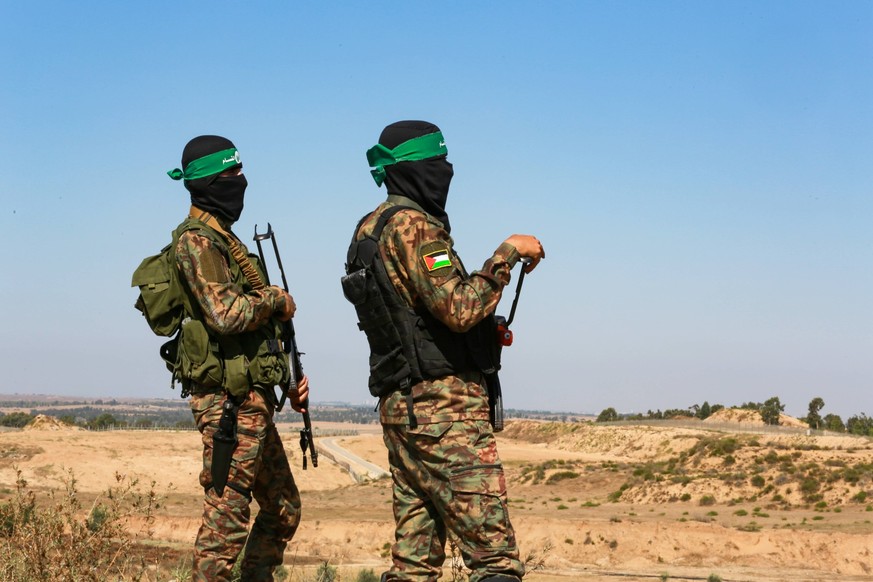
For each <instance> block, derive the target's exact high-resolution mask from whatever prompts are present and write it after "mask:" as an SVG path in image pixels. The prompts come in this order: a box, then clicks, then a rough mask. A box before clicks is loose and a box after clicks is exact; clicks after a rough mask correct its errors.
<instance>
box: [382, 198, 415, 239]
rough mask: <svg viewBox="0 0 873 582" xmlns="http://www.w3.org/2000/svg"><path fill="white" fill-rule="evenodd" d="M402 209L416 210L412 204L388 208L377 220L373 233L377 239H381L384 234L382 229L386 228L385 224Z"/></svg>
mask: <svg viewBox="0 0 873 582" xmlns="http://www.w3.org/2000/svg"><path fill="white" fill-rule="evenodd" d="M401 210H415V209H414V208H412V207H411V206H400V205H398V206H392V207H391V208H386V209H385V211H384V212H383V213H382V214H381V215H380V216H379V220H378V221H376V227H375V228H374V229H373V234H372V235H371V236H372V237H373V238H375V239H376V240H379V238H381V236H382V231H383V230H385V225H386V224H388V221H389V220H391V217H392V216H394V215H395V214H397V213H398V212H400V211H401Z"/></svg>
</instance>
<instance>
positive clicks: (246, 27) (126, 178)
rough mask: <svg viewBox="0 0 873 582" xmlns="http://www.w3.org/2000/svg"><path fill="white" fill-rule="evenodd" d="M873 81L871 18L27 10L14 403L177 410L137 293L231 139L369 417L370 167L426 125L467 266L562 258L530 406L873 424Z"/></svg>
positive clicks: (345, 388)
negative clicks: (522, 248) (778, 405)
mask: <svg viewBox="0 0 873 582" xmlns="http://www.w3.org/2000/svg"><path fill="white" fill-rule="evenodd" d="M871 67H873V3H870V2H851V1H849V2H838V3H830V2H827V3H826V2H775V1H774V2H723V3H718V2H708V3H700V2H600V3H594V2H557V1H556V2H543V3H532V2H510V1H503V2H453V1H449V2H442V3H427V4H424V3H399V2H371V3H357V2H347V3H336V2H294V3H284V2H255V3H247V4H245V5H243V4H239V3H231V2H209V3H206V2H203V3H201V2H173V3H169V2H152V3H147V4H145V3H117V2H81V3H75V4H70V3H61V2H54V3H53V2H40V1H34V2H27V3H12V2H6V3H4V4H3V6H2V8H0V74H2V79H3V82H2V83H0V105H2V110H3V115H2V116H0V136H2V140H0V157H2V159H3V160H4V166H5V172H4V176H3V179H2V182H0V236H2V239H0V240H2V244H3V248H4V249H5V250H6V252H5V253H4V257H5V265H6V275H5V276H4V277H3V278H2V286H0V301H2V304H3V305H4V306H6V309H5V312H4V325H3V326H2V330H0V353H2V356H0V357H2V364H3V369H4V371H5V373H4V375H3V378H2V381H0V392H2V393H22V394H29V393H43V394H62V395H67V394H70V395H81V396H100V397H104V396H115V397H124V396H148V397H171V398H172V397H175V394H174V393H173V392H170V391H169V388H168V383H169V379H168V373H167V372H166V370H165V369H164V367H163V365H162V363H161V362H160V360H159V359H158V356H157V348H158V346H159V345H160V343H161V339H160V338H158V337H156V336H153V335H151V332H150V331H149V330H148V329H147V327H146V325H145V323H144V322H143V321H142V320H141V317H140V315H139V314H138V312H136V311H135V310H134V309H133V307H132V305H133V302H134V300H135V298H136V293H135V292H134V290H132V289H131V288H130V287H129V284H130V275H131V273H132V271H133V269H134V268H135V267H136V266H137V264H138V263H139V261H140V259H141V258H142V257H144V256H146V255H148V254H152V253H154V252H157V251H158V250H159V249H160V248H161V247H162V246H163V245H164V244H165V243H166V242H168V240H169V234H170V232H171V231H172V229H173V228H174V227H175V226H176V224H178V222H179V221H180V220H181V219H182V218H183V217H184V214H185V212H186V210H187V206H188V199H187V196H186V192H185V190H184V189H183V187H182V186H181V184H179V183H177V182H173V181H171V180H170V179H169V178H168V177H167V176H166V174H165V172H166V171H167V170H168V169H171V168H173V167H176V166H177V165H178V164H179V158H180V155H181V151H182V147H183V146H184V144H185V143H186V142H187V141H188V140H189V139H190V138H191V137H194V136H196V135H200V134H207V133H216V134H220V135H224V136H226V137H229V138H230V139H232V140H233V141H234V142H235V144H236V145H237V146H238V148H239V149H240V152H241V155H242V158H243V161H244V164H245V167H246V175H247V177H248V180H249V189H248V191H247V196H246V208H245V211H244V213H243V216H242V218H241V220H240V221H239V223H238V224H237V226H236V228H235V230H236V232H237V233H238V234H239V235H240V236H241V238H243V240H246V241H249V240H250V239H251V233H252V231H253V229H254V225H255V224H258V225H259V226H260V227H261V228H263V227H264V226H265V225H266V223H267V222H270V223H272V225H273V228H274V230H275V231H276V233H277V238H278V241H279V244H280V246H281V248H282V252H283V261H284V263H285V267H286V269H287V270H288V274H289V278H290V285H291V287H292V293H293V294H294V296H295V298H296V299H297V302H298V305H299V312H298V316H297V318H296V320H295V321H296V327H297V334H298V343H299V345H300V348H301V349H302V350H303V351H304V352H306V355H305V357H304V366H305V369H306V371H307V373H308V374H309V375H310V377H311V382H312V387H313V399H314V400H315V401H316V402H318V401H346V402H355V403H367V402H370V399H369V398H368V394H367V390H366V356H367V351H366V343H365V340H364V337H363V335H362V334H360V332H358V331H357V328H356V326H355V320H354V311H353V309H352V307H351V306H350V305H349V304H347V303H346V302H345V300H344V299H343V297H342V292H341V289H340V286H339V278H340V276H341V275H342V272H343V261H344V258H345V250H346V246H347V244H348V241H349V238H350V236H351V229H352V228H353V226H354V224H355V222H356V221H357V219H358V218H359V217H360V216H361V215H363V214H364V213H365V212H367V211H369V210H370V209H372V208H373V207H375V206H376V204H378V203H379V202H380V201H381V199H382V198H383V196H384V191H383V190H379V189H377V188H376V186H375V184H374V183H373V181H372V179H371V178H370V176H369V173H368V168H367V164H366V159H365V156H364V152H365V151H366V149H367V148H368V147H370V146H371V145H373V143H375V141H376V139H377V138H378V135H379V132H380V131H381V129H382V128H383V127H384V126H385V125H386V124H388V123H391V122H393V121H396V120H400V119H426V120H429V121H432V122H435V123H437V124H438V125H439V126H440V127H441V128H442V129H443V132H444V134H445V136H446V139H447V144H448V148H449V159H450V160H451V161H452V162H453V164H454V166H455V179H454V181H453V183H452V190H451V194H450V197H449V206H448V210H449V213H450V215H451V217H452V225H453V236H454V238H455V242H456V250H457V251H458V253H459V254H460V255H461V257H462V258H463V259H464V262H465V263H466V265H467V267H468V268H470V269H475V268H477V267H478V266H479V265H481V264H482V262H483V261H484V260H485V259H486V258H487V257H488V256H489V255H490V253H491V252H492V251H493V250H494V249H495V248H496V247H497V245H498V244H499V243H500V242H501V241H502V240H503V239H505V238H506V237H507V236H509V235H510V234H513V233H516V232H518V233H531V234H535V235H537V236H538V237H539V238H540V239H541V240H542V241H543V243H544V245H545V248H546V252H547V258H546V260H545V261H544V262H543V263H542V264H541V266H540V267H539V268H538V269H537V270H536V271H535V272H534V273H533V274H532V275H531V276H530V277H529V278H527V279H526V281H525V288H524V291H523V293H522V297H521V301H520V304H519V308H518V313H517V315H516V321H515V323H514V325H513V327H514V329H515V334H516V341H515V344H514V345H513V346H512V347H510V348H508V349H507V350H506V351H505V352H504V374H503V386H504V391H505V401H506V405H507V406H510V407H518V408H536V409H549V410H567V411H579V412H594V413H597V412H599V411H600V410H602V409H603V408H605V407H608V406H612V407H615V408H616V409H618V410H619V411H623V412H630V411H638V412H639V411H642V412H645V411H646V410H648V409H658V408H660V409H664V408H683V407H686V406H689V405H692V404H695V403H702V402H703V401H704V400H706V401H708V402H710V403H711V404H714V403H721V404H726V405H735V404H741V403H743V402H747V401H756V402H762V401H764V400H766V399H767V398H769V397H771V396H779V397H780V399H781V400H782V402H783V403H785V404H786V412H788V413H791V414H795V415H803V414H805V412H806V409H807V404H808V403H809V401H810V400H811V399H812V398H813V397H816V396H820V397H822V398H823V399H824V400H825V403H826V404H825V408H824V409H823V413H829V412H832V413H836V414H840V415H842V416H843V418H844V420H845V419H846V418H847V417H848V416H851V415H854V414H857V413H860V412H865V413H866V414H868V415H871V414H873V357H871V356H873V270H871V266H873V229H871V225H873V220H871V219H873V196H871V195H873V171H871V163H870V160H871V157H873V138H871V136H873V75H871V73H873V71H871ZM512 289H514V283H513V284H512V286H511V287H510V291H511V290H512ZM510 301H511V293H507V298H506V300H504V301H503V302H502V303H501V305H500V308H499V309H498V312H499V313H504V314H505V313H506V312H508V309H509V304H510Z"/></svg>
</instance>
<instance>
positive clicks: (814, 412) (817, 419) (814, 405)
mask: <svg viewBox="0 0 873 582" xmlns="http://www.w3.org/2000/svg"><path fill="white" fill-rule="evenodd" d="M824 405H825V402H824V400H822V399H821V398H819V397H818V396H816V397H815V398H813V399H812V400H810V401H809V414H807V415H806V424H808V425H809V427H810V428H814V429H820V428H821V427H822V425H823V424H824V421H823V419H822V417H821V415H820V414H819V412H820V411H821V409H822V408H824Z"/></svg>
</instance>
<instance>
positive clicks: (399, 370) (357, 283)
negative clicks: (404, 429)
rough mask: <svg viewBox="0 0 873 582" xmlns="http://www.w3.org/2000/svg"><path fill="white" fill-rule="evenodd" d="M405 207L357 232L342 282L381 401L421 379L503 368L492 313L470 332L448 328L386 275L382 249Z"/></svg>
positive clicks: (371, 381) (372, 386)
mask: <svg viewBox="0 0 873 582" xmlns="http://www.w3.org/2000/svg"><path fill="white" fill-rule="evenodd" d="M404 209H407V210H413V209H412V208H409V207H406V206H399V205H398V206H392V207H390V208H387V209H386V210H385V211H384V212H383V213H382V214H381V215H380V216H379V218H378V220H377V222H376V225H375V228H374V229H373V232H372V233H370V234H367V235H365V236H364V237H362V238H361V239H360V240H357V237H358V231H359V230H360V228H361V225H362V224H363V223H364V221H365V220H366V219H367V218H368V217H369V216H370V215H367V216H364V218H362V219H361V221H360V222H359V223H358V226H357V228H355V234H354V235H353V237H352V242H351V244H350V245H349V250H348V254H347V257H346V258H347V261H346V276H345V277H343V278H342V286H343V294H344V295H345V297H346V299H348V300H349V301H350V302H351V303H352V305H354V306H355V311H356V312H357V315H358V329H360V330H361V331H363V332H364V334H365V335H366V336H367V342H368V343H369V346H370V378H369V382H368V384H369V389H370V394H372V395H373V396H377V397H382V396H385V395H387V394H390V393H391V392H394V391H396V390H401V391H404V392H408V389H409V387H411V386H412V385H414V384H417V383H419V382H421V381H423V380H434V379H437V378H440V377H443V376H448V375H453V374H459V373H462V372H468V371H480V372H483V373H485V374H491V373H494V372H495V371H496V370H497V369H499V367H500V363H499V349H498V346H497V342H496V327H495V322H494V317H493V315H490V316H488V317H486V318H485V319H484V320H483V321H481V322H480V323H479V324H477V325H476V326H474V327H473V328H472V329H470V330H469V331H467V332H464V333H458V332H454V331H452V330H450V329H449V328H448V327H447V326H446V325H445V324H443V323H442V322H441V321H439V320H438V319H436V318H435V317H434V316H433V315H432V314H431V313H430V312H429V311H427V310H426V309H424V308H420V309H415V308H412V307H410V306H409V305H407V304H406V302H405V301H404V299H403V297H401V296H400V294H399V293H398V292H397V290H396V289H395V288H394V285H393V283H392V282H391V280H390V278H389V277H388V273H387V271H386V270H385V264H384V262H383V258H382V253H381V250H380V245H379V242H380V239H381V236H382V231H383V230H384V228H385V225H386V224H387V223H388V221H389V220H390V219H391V217H392V216H394V214H396V213H397V212H399V211H401V210H404Z"/></svg>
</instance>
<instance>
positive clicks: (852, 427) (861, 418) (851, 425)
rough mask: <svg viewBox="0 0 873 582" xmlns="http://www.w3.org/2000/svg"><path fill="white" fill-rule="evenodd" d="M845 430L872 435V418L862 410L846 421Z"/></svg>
mask: <svg viewBox="0 0 873 582" xmlns="http://www.w3.org/2000/svg"><path fill="white" fill-rule="evenodd" d="M846 430H847V431H849V432H850V433H851V434H859V435H863V436H873V418H870V417H868V416H867V415H866V414H864V413H863V412H862V413H861V414H860V415H858V416H853V417H851V418H850V419H849V420H847V421H846Z"/></svg>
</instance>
